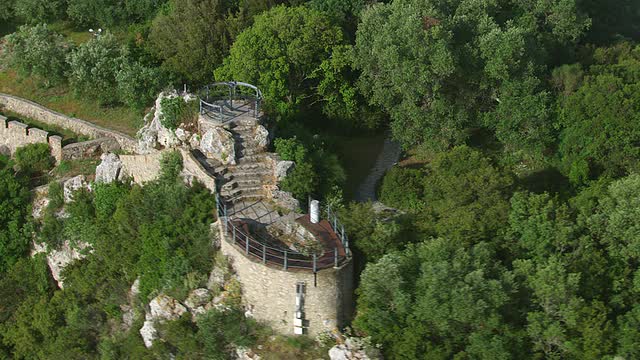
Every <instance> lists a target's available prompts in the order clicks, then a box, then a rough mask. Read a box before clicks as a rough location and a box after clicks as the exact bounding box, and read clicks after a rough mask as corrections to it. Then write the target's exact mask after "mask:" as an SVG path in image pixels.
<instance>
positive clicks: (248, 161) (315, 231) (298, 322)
mask: <svg viewBox="0 0 640 360" xmlns="http://www.w3.org/2000/svg"><path fill="white" fill-rule="evenodd" d="M199 97H200V115H199V121H198V122H199V128H200V131H201V133H203V134H204V137H207V136H211V135H208V134H215V135H216V138H217V139H218V140H219V141H218V142H220V143H224V142H225V141H226V142H229V143H232V146H230V145H228V146H227V148H228V150H226V151H225V152H226V153H227V154H226V155H227V156H226V157H222V158H217V159H216V158H214V157H212V156H207V154H203V153H201V154H200V156H199V158H200V160H201V162H202V163H203V165H204V166H205V168H207V169H209V170H210V172H212V173H213V174H214V176H215V178H216V190H217V193H216V200H217V211H218V217H219V221H218V230H219V232H220V238H221V245H220V247H221V251H222V252H223V254H225V255H226V256H228V257H229V258H230V260H231V263H232V266H233V267H234V270H235V271H236V273H237V274H238V279H239V281H240V283H241V284H242V290H243V299H244V302H245V306H246V307H247V311H248V313H249V314H251V315H252V316H253V317H255V318H256V319H258V320H261V321H264V322H266V323H268V324H269V325H271V326H272V327H273V328H274V329H276V330H278V331H280V332H282V333H284V334H304V333H307V334H310V335H316V334H318V333H320V332H323V331H331V330H334V329H336V328H338V329H339V328H341V327H343V326H344V325H345V324H346V322H347V321H348V320H349V319H350V317H351V315H352V313H353V262H352V259H351V252H350V250H349V240H348V237H347V234H346V232H345V230H344V226H342V225H341V224H340V221H339V220H338V218H337V216H336V215H335V213H334V212H333V211H332V210H331V209H330V208H328V207H327V208H326V209H324V211H320V206H319V203H318V202H317V201H312V202H310V204H311V205H310V208H312V211H311V214H301V213H300V212H299V207H300V206H299V203H298V202H297V201H296V200H295V199H293V198H292V197H291V195H290V194H287V193H285V192H283V191H281V190H280V189H279V188H278V185H277V184H278V178H279V177H280V175H279V174H278V173H279V172H282V171H281V170H282V169H281V168H282V165H283V164H284V163H290V162H284V161H281V160H280V159H279V158H278V157H277V155H276V154H273V153H269V152H267V145H268V137H269V136H268V131H267V130H266V129H265V128H264V126H263V125H262V124H261V123H262V120H263V113H262V111H261V105H262V100H263V98H262V93H261V92H260V90H259V89H258V88H257V87H255V86H253V85H251V84H246V83H241V82H235V81H233V82H222V83H215V84H212V85H209V86H206V87H204V88H203V89H202V90H201V91H200V93H199ZM265 133H266V135H265ZM279 170H280V171H279ZM284 172H286V170H285V171H284ZM321 214H322V215H324V216H320V215H321Z"/></svg>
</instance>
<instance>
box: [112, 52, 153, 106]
mask: <svg viewBox="0 0 640 360" xmlns="http://www.w3.org/2000/svg"><path fill="white" fill-rule="evenodd" d="M116 81H117V83H118V94H119V95H120V100H121V101H122V102H123V103H125V104H126V105H127V106H130V107H132V108H136V109H142V108H144V107H145V106H147V105H149V104H150V103H152V102H153V99H154V98H155V96H156V94H158V91H159V90H160V88H161V87H162V85H161V84H162V76H161V74H160V71H159V70H158V69H156V68H149V67H146V66H144V65H142V64H140V63H139V62H123V63H122V66H121V68H120V71H118V74H117V75H116Z"/></svg>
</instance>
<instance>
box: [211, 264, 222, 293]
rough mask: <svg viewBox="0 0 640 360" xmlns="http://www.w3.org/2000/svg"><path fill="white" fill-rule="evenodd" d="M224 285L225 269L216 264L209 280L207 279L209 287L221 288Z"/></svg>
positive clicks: (214, 289)
mask: <svg viewBox="0 0 640 360" xmlns="http://www.w3.org/2000/svg"><path fill="white" fill-rule="evenodd" d="M223 286H224V270H222V269H220V268H219V267H217V266H215V267H214V268H213V269H212V270H211V273H210V274H209V280H208V281H207V288H208V289H209V290H213V291H216V290H220V289H222V287H223Z"/></svg>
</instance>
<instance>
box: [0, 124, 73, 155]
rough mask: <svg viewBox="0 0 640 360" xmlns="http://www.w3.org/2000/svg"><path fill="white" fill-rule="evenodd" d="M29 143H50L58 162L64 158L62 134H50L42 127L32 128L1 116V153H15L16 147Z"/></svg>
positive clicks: (52, 152)
mask: <svg viewBox="0 0 640 360" xmlns="http://www.w3.org/2000/svg"><path fill="white" fill-rule="evenodd" d="M29 144H48V145H49V149H50V150H51V156H53V157H54V158H55V159H56V163H59V162H60V161H61V160H62V138H61V137H60V136H57V135H49V133H48V132H47V131H44V130H42V129H38V128H30V127H29V125H27V124H23V123H21V122H18V121H7V118H6V117H4V116H0V153H6V154H8V155H13V154H14V153H15V151H16V149H18V148H20V147H22V146H25V145H29Z"/></svg>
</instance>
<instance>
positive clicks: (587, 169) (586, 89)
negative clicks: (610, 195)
mask: <svg viewBox="0 0 640 360" xmlns="http://www.w3.org/2000/svg"><path fill="white" fill-rule="evenodd" d="M594 59H595V61H596V63H595V64H594V65H592V66H591V67H590V68H589V69H588V70H587V71H586V74H585V77H584V78H583V79H581V85H580V86H579V87H577V89H576V90H575V91H574V92H572V93H571V94H570V95H568V96H564V97H561V98H560V99H559V126H560V127H562V133H561V136H560V146H559V155H560V157H561V161H562V169H563V170H564V172H565V174H567V175H568V176H569V177H570V179H571V180H572V181H573V182H574V183H577V184H581V183H584V182H586V181H587V180H589V179H595V178H597V177H599V176H602V175H606V176H612V177H620V176H624V175H626V174H628V173H629V172H632V171H636V170H638V160H637V159H638V156H640V153H639V151H640V150H639V149H638V147H637V146H636V144H637V142H638V139H640V127H639V126H638V123H639V121H638V114H640V97H639V95H638V94H639V93H640V91H638V89H639V86H640V85H639V83H640V77H639V75H638V74H639V72H638V69H640V48H638V47H636V48H634V47H633V46H631V45H629V44H621V45H618V46H616V47H614V48H610V49H598V50H596V52H595V54H594Z"/></svg>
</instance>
